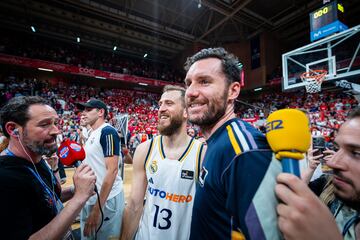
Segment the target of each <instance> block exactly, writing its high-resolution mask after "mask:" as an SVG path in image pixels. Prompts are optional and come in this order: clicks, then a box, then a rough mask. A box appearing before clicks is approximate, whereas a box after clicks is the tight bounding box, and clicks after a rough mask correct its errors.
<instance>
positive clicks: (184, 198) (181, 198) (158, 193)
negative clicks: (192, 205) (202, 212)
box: [148, 186, 193, 203]
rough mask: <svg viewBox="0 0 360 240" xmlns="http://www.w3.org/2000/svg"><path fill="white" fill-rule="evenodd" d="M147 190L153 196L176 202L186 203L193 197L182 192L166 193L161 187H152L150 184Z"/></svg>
mask: <svg viewBox="0 0 360 240" xmlns="http://www.w3.org/2000/svg"><path fill="white" fill-rule="evenodd" d="M148 191H149V193H150V195H152V196H154V197H159V198H162V199H164V200H168V201H172V202H177V203H188V202H191V201H192V199H193V197H192V196H191V195H190V194H189V195H182V194H176V193H168V192H165V191H163V190H161V189H156V188H152V187H150V186H149V187H148Z"/></svg>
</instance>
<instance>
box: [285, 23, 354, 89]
mask: <svg viewBox="0 0 360 240" xmlns="http://www.w3.org/2000/svg"><path fill="white" fill-rule="evenodd" d="M282 69H283V81H282V88H283V91H287V90H292V89H296V88H299V87H303V86H304V85H305V83H304V82H302V80H301V78H300V75H301V74H302V73H304V72H310V71H314V70H320V69H323V70H326V71H327V75H326V77H325V80H324V81H331V80H337V79H347V78H348V77H353V76H355V75H360V25H358V26H356V27H353V28H351V29H348V30H346V31H343V32H340V33H336V34H334V35H331V36H328V37H327V38H324V39H321V40H319V41H317V42H313V43H311V44H308V45H306V46H303V47H300V48H298V49H295V50H292V51H290V52H287V53H285V54H283V55H282Z"/></svg>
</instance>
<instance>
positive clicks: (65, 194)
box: [61, 186, 74, 202]
mask: <svg viewBox="0 0 360 240" xmlns="http://www.w3.org/2000/svg"><path fill="white" fill-rule="evenodd" d="M73 196H74V186H70V187H66V188H64V189H62V191H61V202H66V201H69V200H70V199H71V198H72V197H73Z"/></svg>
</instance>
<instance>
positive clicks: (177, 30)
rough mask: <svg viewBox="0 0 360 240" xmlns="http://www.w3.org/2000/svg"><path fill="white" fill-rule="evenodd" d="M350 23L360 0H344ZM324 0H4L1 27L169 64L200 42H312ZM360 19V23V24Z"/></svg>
mask: <svg viewBox="0 0 360 240" xmlns="http://www.w3.org/2000/svg"><path fill="white" fill-rule="evenodd" d="M343 4H344V7H345V9H346V18H347V20H348V25H350V26H354V25H356V24H359V22H358V20H357V18H358V15H359V13H360V4H358V1H357V0H348V1H343ZM321 5H322V0H297V1H295V0H213V1H210V0H21V1H12V0H2V1H1V2H0V13H1V18H0V23H1V28H6V29H15V30H20V31H26V32H31V29H30V26H35V27H36V34H39V35H43V36H46V37H50V38H55V39H60V40H62V41H67V42H74V43H75V42H76V38H77V37H80V38H81V44H83V45H87V46H91V47H97V48H101V49H106V50H108V51H113V47H114V46H117V49H116V51H117V52H121V53H124V54H131V55H134V56H139V57H142V56H143V55H144V54H145V53H147V54H148V58H152V59H156V60H158V61H162V62H167V61H171V60H172V59H174V58H175V57H176V56H178V54H179V53H181V52H182V51H183V50H185V49H187V48H188V47H189V46H192V45H193V44H194V43H201V44H205V45H208V46H219V45H222V44H224V43H228V42H236V41H239V40H244V39H245V40H249V39H251V38H252V37H254V36H256V35H258V34H261V33H262V32H273V33H275V34H276V36H277V37H278V38H279V40H280V41H282V42H284V43H286V44H288V45H290V46H293V47H298V46H301V45H304V44H306V43H308V42H309V13H310V12H311V11H313V10H315V9H317V8H318V7H320V6H321ZM356 21H357V22H356Z"/></svg>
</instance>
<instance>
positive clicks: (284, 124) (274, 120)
mask: <svg viewBox="0 0 360 240" xmlns="http://www.w3.org/2000/svg"><path fill="white" fill-rule="evenodd" d="M266 139H267V140H268V142H269V144H270V147H271V149H272V150H273V152H275V157H276V158H277V159H278V160H281V164H282V167H283V172H286V173H292V174H294V175H296V176H298V177H300V169H299V160H301V159H303V158H304V153H306V152H307V150H308V149H309V147H310V142H311V133H310V126H309V120H308V118H307V116H306V115H305V113H303V112H302V111H300V110H296V109H282V110H278V111H275V112H273V113H271V114H270V115H269V117H268V118H267V121H266Z"/></svg>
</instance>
